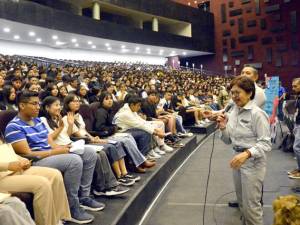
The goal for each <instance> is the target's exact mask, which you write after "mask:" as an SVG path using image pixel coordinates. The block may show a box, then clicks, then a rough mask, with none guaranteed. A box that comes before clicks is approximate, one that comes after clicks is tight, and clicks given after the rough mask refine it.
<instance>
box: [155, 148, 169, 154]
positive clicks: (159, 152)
mask: <svg viewBox="0 0 300 225" xmlns="http://www.w3.org/2000/svg"><path fill="white" fill-rule="evenodd" d="M153 151H154V152H156V153H157V154H160V155H165V154H166V152H165V151H163V150H161V149H159V147H155V148H154V149H153Z"/></svg>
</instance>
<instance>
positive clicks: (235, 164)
mask: <svg viewBox="0 0 300 225" xmlns="http://www.w3.org/2000/svg"><path fill="white" fill-rule="evenodd" d="M248 158H249V155H248V153H247V152H242V153H240V154H237V155H235V156H234V157H233V159H232V160H231V161H230V167H231V168H232V169H236V170H238V169H239V168H240V167H241V166H242V165H243V164H244V163H245V162H246V160H247V159H248Z"/></svg>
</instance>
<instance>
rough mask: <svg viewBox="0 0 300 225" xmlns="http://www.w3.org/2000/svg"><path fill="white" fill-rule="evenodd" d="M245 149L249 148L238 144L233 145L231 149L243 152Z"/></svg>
mask: <svg viewBox="0 0 300 225" xmlns="http://www.w3.org/2000/svg"><path fill="white" fill-rule="evenodd" d="M247 149H249V148H245V147H240V146H233V150H234V151H235V152H244V151H246V150H247Z"/></svg>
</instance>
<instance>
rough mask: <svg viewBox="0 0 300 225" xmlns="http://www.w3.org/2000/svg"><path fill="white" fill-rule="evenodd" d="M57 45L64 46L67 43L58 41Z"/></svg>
mask: <svg viewBox="0 0 300 225" xmlns="http://www.w3.org/2000/svg"><path fill="white" fill-rule="evenodd" d="M55 44H56V45H64V44H66V43H65V42H61V41H56V42H55Z"/></svg>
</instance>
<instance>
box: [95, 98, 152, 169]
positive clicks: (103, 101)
mask: <svg viewBox="0 0 300 225" xmlns="http://www.w3.org/2000/svg"><path fill="white" fill-rule="evenodd" d="M99 102H100V106H99V108H98V110H97V112H96V116H95V117H96V118H95V119H96V123H95V127H94V130H95V131H98V132H100V135H101V136H102V137H103V136H104V137H109V139H113V140H115V141H119V142H121V143H122V145H123V146H124V149H125V151H126V153H127V155H128V156H129V157H130V159H131V161H132V162H133V164H134V166H135V168H136V171H137V172H145V169H146V168H151V167H153V166H154V165H155V163H154V162H150V161H148V160H146V158H145V157H144V155H143V154H142V152H143V153H146V152H144V151H143V149H149V147H147V146H146V145H148V143H143V145H144V146H143V147H142V146H141V145H140V146H139V147H140V148H138V145H137V142H138V143H140V139H141V140H142V136H145V135H146V136H149V135H148V134H147V133H146V132H142V131H141V132H140V134H141V135H137V136H135V137H133V136H131V135H130V134H127V133H126V134H124V133H122V134H118V133H117V131H118V127H117V126H116V125H114V124H113V117H114V115H115V113H114V111H113V110H112V108H113V99H112V95H111V94H110V93H108V92H102V93H101V95H100V96H99ZM135 139H137V142H136V141H135ZM149 139H150V137H149ZM143 140H144V139H143ZM145 146H146V148H144V147H145Z"/></svg>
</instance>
